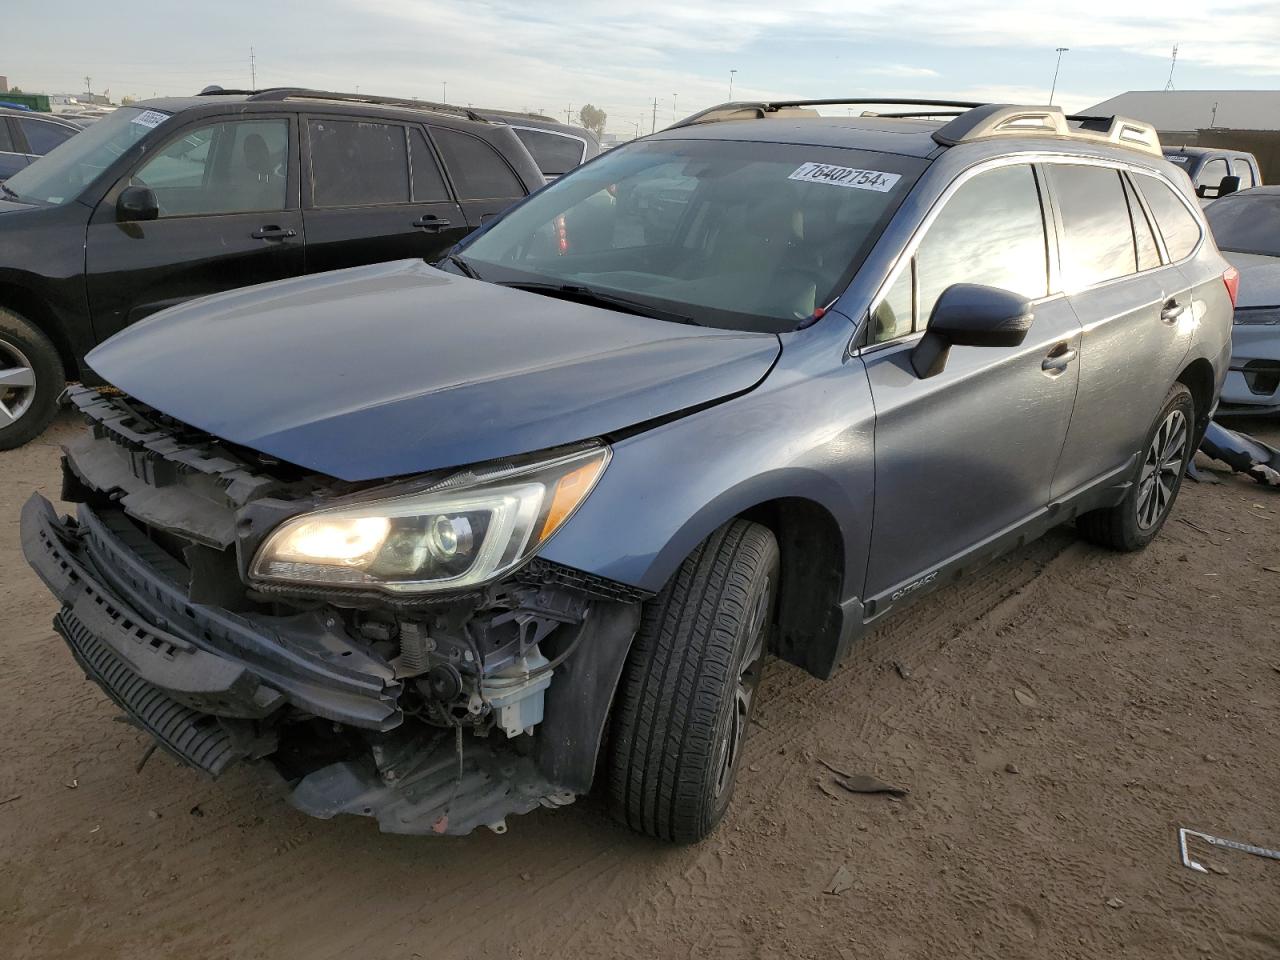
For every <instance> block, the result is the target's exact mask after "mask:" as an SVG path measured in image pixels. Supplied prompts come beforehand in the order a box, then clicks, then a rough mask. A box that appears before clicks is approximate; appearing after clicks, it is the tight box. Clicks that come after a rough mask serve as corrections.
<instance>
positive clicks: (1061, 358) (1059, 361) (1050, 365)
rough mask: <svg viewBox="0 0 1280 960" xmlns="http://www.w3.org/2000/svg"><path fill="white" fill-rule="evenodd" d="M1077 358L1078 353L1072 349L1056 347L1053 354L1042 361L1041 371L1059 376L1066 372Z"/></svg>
mask: <svg viewBox="0 0 1280 960" xmlns="http://www.w3.org/2000/svg"><path fill="white" fill-rule="evenodd" d="M1075 358H1076V352H1075V351H1074V350H1072V349H1071V348H1070V347H1067V348H1066V349H1063V348H1062V347H1056V348H1055V349H1054V351H1053V353H1051V354H1049V355H1048V356H1047V357H1045V358H1044V359H1043V360H1041V361H1040V369H1041V370H1043V371H1045V372H1046V373H1052V374H1059V373H1062V372H1063V371H1064V370H1066V369H1067V367H1068V366H1070V364H1071V361H1072V360H1074V359H1075Z"/></svg>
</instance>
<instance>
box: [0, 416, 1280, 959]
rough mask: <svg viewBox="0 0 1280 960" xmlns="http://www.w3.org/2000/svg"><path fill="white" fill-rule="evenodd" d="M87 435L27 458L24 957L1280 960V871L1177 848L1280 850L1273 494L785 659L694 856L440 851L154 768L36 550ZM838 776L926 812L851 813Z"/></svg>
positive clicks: (17, 782) (972, 584) (1058, 559)
mask: <svg viewBox="0 0 1280 960" xmlns="http://www.w3.org/2000/svg"><path fill="white" fill-rule="evenodd" d="M1252 426H1254V427H1255V428H1256V425H1252ZM76 429H78V425H77V424H75V423H74V422H73V421H72V420H71V419H70V417H69V416H68V417H66V418H64V419H63V420H60V421H59V423H58V424H57V425H56V426H55V429H54V430H52V431H51V432H50V433H49V434H47V435H46V436H45V438H44V440H43V442H41V443H38V444H34V445H31V446H29V447H27V448H26V449H23V450H20V451H14V452H9V453H3V454H0V851H2V854H0V856H2V858H3V859H2V860H0V958H11V957H12V958H28V957H33V958H34V957H59V958H60V957H75V958H86V960H89V958H91V960H116V958H120V960H126V958H127V960H143V958H145V960H150V958H167V957H174V958H183V960H206V958H210V960H250V958H273V960H277V958H285V960H289V958H295V957H308V958H316V960H326V958H335V960H336V958H344V960H345V958H360V960H366V958H369V960H398V958H411V957H422V958H432V960H437V958H452V957H502V958H512V957H543V956H557V957H570V958H578V957H611V958H656V957H698V958H704V957H791V958H808V957H814V958H823V960H839V958H845V960H851V958H855V957H858V958H861V957H877V958H907V957H912V958H915V957H919V958H930V960H932V958H949V957H966V958H968V957H990V958H1000V960H1009V958H1022V957H1027V958H1047V957H1089V958H1097V957H1119V956H1123V957H1126V958H1133V957H1160V958H1168V957H1196V958H1200V957H1216V958H1223V960H1247V958H1255V957H1257V958H1262V957H1271V958H1274V957H1277V956H1280V862H1276V861H1272V860H1264V859H1261V858H1258V857H1253V856H1249V855H1246V854H1242V853H1235V852H1229V851H1222V850H1217V849H1214V848H1210V847H1207V846H1204V845H1200V846H1199V847H1198V848H1197V856H1198V857H1199V859H1200V860H1202V861H1203V862H1205V863H1206V864H1208V865H1211V866H1212V867H1213V872H1211V873H1208V874H1203V875H1202V874H1197V873H1193V872H1191V871H1189V870H1187V869H1185V868H1184V867H1182V866H1181V865H1180V864H1179V860H1178V852H1177V829H1178V827H1180V826H1189V827H1193V828H1196V829H1199V830H1203V831H1205V832H1207V833H1210V834H1214V835H1217V836H1223V837H1227V838H1230V839H1234V840H1240V841H1246V842H1249V843H1253V844H1258V845H1262V846H1267V847H1272V848H1275V847H1280V804H1278V803H1277V797H1280V767H1278V764H1277V761H1280V643H1278V642H1277V634H1278V625H1280V495H1277V494H1275V493H1273V492H1269V491H1267V490H1265V489H1263V488H1261V487H1258V486H1256V485H1254V484H1252V483H1251V482H1249V481H1245V480H1242V479H1238V478H1234V477H1230V476H1226V477H1225V482H1224V483H1222V484H1220V485H1216V486H1208V485H1197V484H1194V483H1188V484H1186V485H1185V486H1184V488H1183V492H1182V497H1181V499H1180V501H1179V503H1178V505H1177V508H1176V512H1175V514H1174V517H1173V519H1172V520H1171V521H1170V523H1169V524H1168V526H1167V527H1166V529H1165V531H1164V533H1163V535H1162V536H1161V537H1160V539H1159V540H1158V541H1157V542H1156V543H1155V544H1154V545H1153V546H1152V547H1151V548H1150V549H1149V550H1147V551H1146V552H1145V553H1143V554H1140V555H1136V556H1121V555H1115V554H1108V553H1105V552H1101V551H1099V550H1096V549H1094V548H1091V547H1089V546H1086V545H1085V544H1083V543H1081V542H1078V541H1077V540H1076V539H1075V537H1074V535H1073V534H1072V533H1071V531H1070V530H1062V531H1057V532H1055V533H1054V534H1052V535H1050V536H1049V537H1047V538H1046V539H1044V540H1042V541H1040V542H1038V543H1035V544H1032V545H1031V546H1029V547H1027V548H1025V549H1023V550H1021V551H1019V552H1017V553H1016V554H1013V555H1012V556H1009V557H1008V558H1006V559H1004V560H1002V561H1000V562H998V563H997V564H995V565H993V566H992V567H990V568H988V569H987V570H985V571H984V572H982V573H981V574H979V575H977V576H976V577H974V578H972V579H970V580H968V581H967V582H965V583H963V584H961V585H958V586H954V587H950V588H947V589H944V590H942V591H940V592H938V593H937V594H935V595H933V596H932V597H930V598H928V599H926V600H924V601H922V602H921V603H919V604H918V605H916V606H915V607H914V608H913V609H912V610H911V611H910V612H908V613H907V614H905V615H904V616H902V617H900V618H899V619H898V620H896V621H894V622H892V623H889V624H886V625H884V626H883V627H881V628H880V629H879V630H877V631H876V632H875V633H874V634H873V635H872V636H871V637H870V638H869V639H868V640H867V641H866V642H865V643H864V644H863V645H862V646H861V647H860V648H859V649H857V650H856V651H855V653H854V655H853V656H852V658H851V662H849V663H848V664H847V665H846V666H845V667H844V669H843V670H842V671H841V672H840V674H839V675H838V676H837V677H836V678H835V679H834V680H833V681H831V682H829V683H826V684H823V683H819V682H817V681H815V680H813V679H811V678H809V677H807V676H806V675H804V674H801V673H800V672H798V671H797V670H795V669H792V668H790V667H788V666H786V665H784V664H774V665H773V667H772V668H771V671H770V673H769V674H768V675H767V676H766V679H765V687H764V691H763V694H762V696H763V701H762V705H761V706H762V711H761V717H760V725H759V727H758V728H757V729H756V730H755V731H754V732H753V735H752V738H751V740H750V742H749V744H748V746H747V755H746V760H745V764H746V765H745V766H744V768H743V773H742V778H741V782H740V783H739V787H738V794H737V797H736V800H735V802H734V806H733V808H732V810H731V812H730V816H729V818H728V820H727V822H726V823H725V824H724V825H723V826H722V827H721V829H720V830H719V831H718V832H717V833H716V834H715V835H714V836H713V837H712V838H711V839H709V840H708V841H706V842H705V843H703V844H702V845H700V846H697V847H692V848H670V847H664V846H659V845H657V844H655V843H652V842H650V841H648V840H645V839H643V838H640V837H636V836H633V835H631V834H629V833H627V832H625V831H624V830H623V829H621V828H619V827H617V826H615V825H613V823H612V822H611V821H610V820H609V819H608V817H607V816H606V814H605V812H604V810H603V809H602V806H601V805H600V804H599V802H598V801H592V800H587V801H583V802H579V803H578V804H577V805H575V806H573V807H570V808H568V809H567V810H563V811H558V812H550V811H539V812H537V813H534V814H531V815H529V816H526V817H519V818H513V819H512V820H511V821H510V827H511V829H510V832H509V833H508V834H507V835H506V836H503V837H499V836H495V835H492V834H490V833H488V832H487V831H486V832H481V833H477V834H475V835H473V836H471V837H467V838H462V839H435V838H431V839H427V838H406V837H391V836H382V835H380V834H379V833H378V832H377V829H376V827H375V826H374V824H373V823H372V822H371V821H367V820H363V819H357V818H348V819H340V820H336V821H330V822H320V821H315V820H311V819H308V818H307V817H305V816H303V815H302V814H300V813H297V812H295V811H294V810H292V809H291V808H290V807H288V806H286V805H285V803H284V802H283V800H282V798H281V797H280V796H279V795H277V794H276V793H275V792H274V791H273V789H271V788H268V787H266V786H265V785H264V781H263V780H262V779H260V777H259V776H258V774H257V772H256V771H255V770H254V769H252V768H244V767H241V768H239V769H236V770H234V771H233V772H232V773H230V774H228V775H227V776H226V777H225V778H224V779H222V780H220V781H218V782H209V781H207V780H205V779H203V778H202V777H201V776H200V775H199V774H197V773H195V772H192V771H190V770H185V769H182V768H180V767H178V766H177V765H176V764H174V763H173V762H172V761H171V760H169V759H168V758H166V757H164V756H163V755H161V754H157V755H156V756H155V757H153V758H152V760H151V761H150V762H149V763H148V764H147V766H146V767H145V768H144V769H143V770H142V772H141V773H135V765H136V764H137V762H138V760H139V759H140V758H141V756H142V753H143V749H144V741H143V739H142V736H141V735H140V734H138V733H137V732H136V731H134V730H133V729H132V728H130V727H128V726H125V725H122V724H119V723H113V722H111V721H112V716H113V714H114V713H115V712H116V711H115V710H114V709H113V708H112V707H111V706H110V705H109V704H108V702H107V701H106V699H105V698H104V697H103V695H102V694H101V693H100V692H99V691H98V690H97V688H96V687H94V686H92V685H91V684H89V683H88V682H87V681H85V680H84V679H83V678H82V676H81V674H80V672H79V671H78V670H77V668H76V667H75V665H74V664H73V662H72V659H71V656H70V655H69V653H68V652H67V651H66V650H65V649H64V648H63V645H62V643H61V641H59V640H58V639H57V638H56V637H55V635H54V633H53V631H52V629H51V627H50V618H51V617H52V615H53V613H54V603H53V601H52V600H51V598H50V597H49V595H48V594H47V593H46V592H45V590H44V588H43V586H42V585H41V584H40V583H39V582H38V581H37V579H36V577H35V576H34V575H33V574H32V573H31V572H30V571H29V570H28V568H27V566H26V564H25V563H24V562H23V561H22V559H21V554H20V551H19V546H18V510H19V508H20V506H21V504H22V502H23V501H24V500H25V499H26V498H27V497H28V496H29V494H30V492H31V490H32V489H33V488H35V489H39V490H41V491H43V492H44V493H45V494H46V495H50V496H53V495H56V493H57V489H58V488H57V469H56V464H57V446H58V444H59V442H60V441H61V439H63V438H65V437H66V436H68V435H69V434H70V433H71V432H72V431H74V430H76ZM1258 432H1259V433H1260V434H1261V435H1264V436H1269V437H1270V439H1271V440H1272V442H1276V440H1277V439H1278V438H1280V430H1274V429H1273V430H1270V431H1258ZM824 760H825V761H827V762H829V763H831V764H833V765H834V766H836V767H839V768H842V769H844V770H847V771H848V772H851V773H870V774H874V775H875V776H877V777H879V778H881V779H883V780H886V781H890V782H892V783H895V784H901V785H903V786H905V787H908V788H909V789H910V793H909V795H908V796H906V797H905V798H903V799H902V800H900V801H899V800H893V799H890V798H888V797H886V796H854V795H849V794H844V795H842V794H841V793H840V791H839V790H838V789H836V790H834V792H833V794H829V793H828V792H826V791H825V790H824V787H826V788H827V789H828V790H830V789H832V788H831V786H830V783H831V779H832V774H831V773H830V772H828V770H827V769H826V768H825V767H824V766H823V765H822V764H821V763H820V761H824ZM837 879H838V880H839V881H840V882H839V883H837V884H835V887H836V888H842V887H847V889H844V890H843V891H842V892H839V893H830V892H827V891H828V890H829V889H831V888H832V886H833V880H837Z"/></svg>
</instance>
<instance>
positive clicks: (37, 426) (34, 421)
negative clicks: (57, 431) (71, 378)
mask: <svg viewBox="0 0 1280 960" xmlns="http://www.w3.org/2000/svg"><path fill="white" fill-rule="evenodd" d="M66 385H67V382H66V374H65V373H64V372H63V369H62V359H61V358H60V357H59V356H58V351H57V349H56V348H55V347H54V345H53V344H52V343H50V342H49V338H48V337H46V336H45V335H44V334H43V333H41V332H40V331H39V330H37V329H36V328H35V326H33V325H32V324H31V323H29V322H28V321H27V320H25V319H24V318H22V317H20V316H18V314H16V313H13V312H11V311H9V310H5V309H3V308H0V450H11V449H13V448H14V447H20V446H22V445H23V444H24V443H26V442H27V441H28V440H31V439H34V438H35V437H38V436H39V435H40V433H41V432H42V431H43V430H44V428H45V427H47V426H48V425H49V421H51V420H52V419H53V415H54V414H55V413H57V411H58V395H59V394H61V393H62V390H63V388H64V387H65V386H66Z"/></svg>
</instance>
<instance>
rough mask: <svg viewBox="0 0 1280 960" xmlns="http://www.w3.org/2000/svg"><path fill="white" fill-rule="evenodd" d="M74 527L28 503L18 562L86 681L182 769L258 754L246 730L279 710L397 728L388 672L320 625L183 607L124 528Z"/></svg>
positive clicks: (213, 768)
mask: <svg viewBox="0 0 1280 960" xmlns="http://www.w3.org/2000/svg"><path fill="white" fill-rule="evenodd" d="M78 516H79V522H78V523H77V522H74V521H71V520H65V519H60V518H59V517H58V516H57V514H56V513H55V511H54V509H53V506H52V505H51V504H50V503H49V501H47V500H45V499H44V498H43V497H41V496H40V495H39V494H35V495H33V496H32V497H31V499H30V500H28V501H27V503H26V505H25V506H24V507H23V509H22V549H23V553H24V554H25V555H26V558H27V561H28V562H29V563H30V564H31V566H32V567H33V568H34V569H35V571H36V573H37V574H38V575H39V576H40V578H41V579H42V580H43V581H44V582H45V583H46V584H47V585H48V587H49V589H50V590H51V591H52V592H53V593H54V595H55V596H56V597H57V598H58V599H59V600H60V601H61V602H62V604H63V607H62V610H61V611H60V612H59V613H58V615H57V617H56V618H55V620H54V626H55V628H56V629H57V631H58V633H59V634H60V635H61V636H62V637H63V639H65V640H66V642H67V645H68V646H69V647H70V648H71V652H72V653H73V654H74V656H75V657H76V660H77V661H78V662H79V663H80V665H81V666H82V667H84V669H85V672H86V673H87V674H88V675H89V676H90V678H91V679H93V680H94V681H95V682H96V683H97V684H98V685H99V686H101V687H102V688H103V690H104V691H105V692H106V693H107V695H108V696H109V697H111V699H112V700H114V701H115V702H116V703H117V704H119V705H120V706H121V707H122V708H124V709H125V710H126V711H127V712H128V714H129V716H130V717H131V718H132V719H133V720H134V721H135V722H137V723H138V725H139V726H141V727H143V728H144V729H146V730H148V731H149V732H151V733H152V734H153V735H154V736H155V737H156V739H157V740H158V741H159V742H160V743H161V744H163V745H164V746H165V747H166V748H167V749H169V750H170V751H171V752H173V753H174V754H175V755H177V756H179V757H180V758H181V759H182V760H184V761H186V762H188V763H190V764H192V765H193V766H197V767H200V768H201V769H204V770H206V771H208V772H209V773H213V774H217V773H219V772H221V770H222V769H223V768H225V766H226V765H227V763H229V762H231V760H234V759H237V758H239V757H243V756H249V755H252V754H253V753H254V751H255V750H256V749H257V748H258V747H260V746H261V745H255V744H254V743H253V742H252V741H253V740H254V737H253V736H252V735H250V734H249V733H248V731H250V730H251V729H252V728H253V724H252V723H251V721H254V720H261V719H263V718H266V717H267V716H269V715H270V714H272V713H274V712H275V711H276V710H277V709H279V708H281V707H283V706H285V705H286V704H287V703H288V704H292V705H294V706H296V707H298V708H299V709H301V710H303V711H305V712H308V713H313V714H316V715H318V716H322V717H326V718H328V719H332V720H335V721H338V722H341V723H346V724H350V725H352V726H356V727H361V728H364V729H369V730H376V731H384V730H389V729H392V728H394V727H396V726H398V725H399V724H400V722H401V720H402V715H401V713H400V710H399V707H398V706H397V703H396V701H397V698H398V696H399V692H400V687H399V684H398V683H397V682H396V681H395V680H394V676H393V672H392V669H391V667H390V665H389V664H386V663H385V662H384V661H381V660H378V659H376V658H373V657H371V656H369V655H368V654H367V653H365V652H364V651H362V650H359V649H358V648H355V647H354V646H352V645H350V644H349V643H347V642H346V640H345V639H344V638H343V637H341V635H340V634H338V633H337V632H336V631H333V630H330V629H328V628H327V625H326V624H325V623H324V622H323V621H322V615H321V614H318V613H313V614H303V615H298V616H295V617H281V618H268V617H258V616H254V615H249V614H246V615H240V614H235V613H231V612H229V611H226V610H222V609H218V608H214V607H208V606H204V605H201V604H196V603H191V602H190V601H188V600H187V597H186V590H185V587H184V586H183V585H181V584H179V583H178V582H176V581H175V580H171V579H168V578H167V577H165V576H163V575H161V574H160V573H158V572H157V571H156V569H155V568H154V567H153V566H152V565H151V564H149V563H147V562H146V561H145V560H144V558H143V557H142V556H140V553H141V552H143V551H145V549H146V548H147V547H148V546H150V547H151V549H155V548H154V546H152V545H150V543H149V541H146V540H145V538H143V537H141V535H140V534H137V538H138V540H140V541H141V542H132V543H131V542H129V540H130V536H129V530H128V529H127V521H126V522H125V523H124V524H122V523H121V522H120V521H119V520H117V521H116V523H114V524H113V523H112V521H111V518H103V517H99V516H98V515H97V514H96V513H95V512H94V511H93V510H91V509H89V508H87V507H83V506H82V507H81V508H80V511H79V515H78ZM134 532H135V534H136V531H134ZM348 651H350V652H348ZM331 660H332V661H339V660H342V661H346V663H337V662H330V661H331ZM347 663H349V664H350V666H348V665H346V664H347ZM215 718H216V719H215ZM219 731H220V734H219Z"/></svg>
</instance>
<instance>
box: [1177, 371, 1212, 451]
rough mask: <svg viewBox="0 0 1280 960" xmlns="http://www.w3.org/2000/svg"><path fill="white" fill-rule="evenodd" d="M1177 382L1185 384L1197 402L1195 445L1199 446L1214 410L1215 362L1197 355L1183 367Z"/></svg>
mask: <svg viewBox="0 0 1280 960" xmlns="http://www.w3.org/2000/svg"><path fill="white" fill-rule="evenodd" d="M1177 382H1178V383H1181V384H1184V385H1185V386H1186V387H1187V389H1188V390H1190V391H1191V399H1192V401H1193V402H1194V403H1195V407H1196V422H1195V445H1196V446H1197V447H1198V446H1199V445H1200V440H1201V438H1203V437H1204V432H1205V430H1207V429H1208V428H1209V419H1210V415H1211V414H1212V412H1213V409H1212V408H1213V390H1214V374H1213V364H1211V363H1210V362H1209V361H1208V360H1206V359H1204V358H1203V357H1197V358H1196V359H1194V360H1192V361H1191V362H1190V363H1188V364H1187V365H1186V366H1185V367H1183V368H1182V372H1181V373H1179V374H1178V378H1177Z"/></svg>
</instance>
